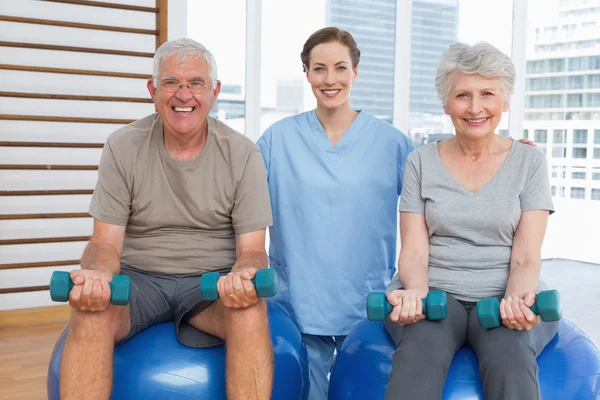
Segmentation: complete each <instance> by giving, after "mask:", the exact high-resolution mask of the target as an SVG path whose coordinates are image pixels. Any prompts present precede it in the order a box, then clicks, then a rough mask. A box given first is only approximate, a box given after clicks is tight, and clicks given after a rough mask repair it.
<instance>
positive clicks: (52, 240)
mask: <svg viewBox="0 0 600 400" xmlns="http://www.w3.org/2000/svg"><path fill="white" fill-rule="evenodd" d="M90 238H91V236H67V237H54V238H31V239H0V246H7V245H15V244H39V243H67V242H87V241H88V240H90Z"/></svg>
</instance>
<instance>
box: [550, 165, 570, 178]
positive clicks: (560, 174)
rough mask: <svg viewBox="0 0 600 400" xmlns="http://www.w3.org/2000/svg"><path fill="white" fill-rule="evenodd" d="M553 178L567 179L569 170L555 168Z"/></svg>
mask: <svg viewBox="0 0 600 400" xmlns="http://www.w3.org/2000/svg"><path fill="white" fill-rule="evenodd" d="M552 177H553V178H558V179H564V178H566V177H567V168H566V167H564V166H553V167H552Z"/></svg>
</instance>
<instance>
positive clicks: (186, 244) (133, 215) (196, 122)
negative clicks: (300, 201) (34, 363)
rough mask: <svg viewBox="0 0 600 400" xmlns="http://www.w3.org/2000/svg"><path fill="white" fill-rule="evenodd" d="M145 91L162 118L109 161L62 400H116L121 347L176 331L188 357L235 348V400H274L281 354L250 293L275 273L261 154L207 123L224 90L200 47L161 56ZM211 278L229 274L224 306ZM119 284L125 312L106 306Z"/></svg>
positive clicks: (179, 47) (230, 388) (113, 151)
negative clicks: (208, 284) (206, 288)
mask: <svg viewBox="0 0 600 400" xmlns="http://www.w3.org/2000/svg"><path fill="white" fill-rule="evenodd" d="M147 86H148V90H149V92H150V95H151V96H152V99H153V100H154V104H155V106H156V108H157V110H158V112H157V113H155V114H152V115H149V116H147V117H145V118H142V119H140V120H138V121H136V122H134V123H132V124H130V125H127V126H125V127H123V128H121V129H119V130H117V131H116V132H114V133H113V134H112V135H111V136H110V137H109V138H108V140H107V143H106V145H105V146H104V150H103V152H102V158H101V160H100V166H99V174H98V183H97V185H96V189H95V191H94V195H93V197H92V201H91V204H90V214H91V215H92V216H93V217H94V233H93V236H92V239H91V240H90V243H89V244H88V246H87V247H86V249H85V251H84V253H83V256H82V260H81V266H82V269H81V270H76V271H73V272H72V273H71V279H72V280H73V282H74V283H75V287H74V288H73V290H72V291H71V293H70V299H69V302H70V304H71V306H72V307H73V312H72V316H71V324H70V329H69V334H68V337H67V340H66V343H65V346H64V353H63V358H62V364H61V374H60V375H61V382H60V385H61V396H62V398H63V399H80V398H86V399H92V398H93V399H108V397H109V396H110V393H111V386H112V368H113V349H114V346H115V344H118V343H120V342H123V341H125V340H127V339H129V338H131V337H132V336H134V335H135V334H137V333H138V332H140V331H141V330H143V329H145V328H148V327H150V326H152V325H154V324H158V323H161V322H165V321H170V320H173V321H174V322H175V325H176V327H177V335H178V337H179V340H180V341H181V342H182V343H183V344H185V345H187V346H192V347H208V346H213V345H216V344H218V343H221V342H222V341H225V342H226V346H227V356H226V357H227V360H226V362H227V395H228V398H229V399H245V400H246V399H268V398H270V396H271V388H272V380H273V351H272V346H271V340H270V336H269V327H268V321H267V310H266V303H265V301H264V300H261V299H258V298H257V295H256V292H255V290H254V286H253V284H252V282H251V279H252V278H253V277H254V275H255V273H256V271H257V270H258V269H260V268H265V267H266V266H267V256H266V253H265V230H266V228H267V227H268V226H270V225H271V223H272V216H271V208H270V202H269V193H268V189H267V182H266V175H265V170H264V164H263V160H262V156H261V153H260V151H259V150H258V148H257V147H256V145H255V144H254V143H253V142H252V141H251V140H249V139H247V138H246V137H244V136H242V135H241V134H239V133H237V132H235V131H233V130H232V129H231V128H229V127H228V126H226V125H224V124H222V123H221V122H219V121H217V120H215V119H213V118H211V117H209V116H208V113H209V111H210V110H211V108H212V107H213V105H214V103H215V100H216V98H217V96H218V94H219V91H220V82H219V81H218V80H217V68H216V63H215V60H214V58H213V56H212V55H211V53H210V52H209V51H208V50H207V49H206V48H205V47H204V46H202V45H201V44H199V43H197V42H195V41H193V40H191V39H177V40H174V41H170V42H167V43H165V44H163V45H162V46H161V47H160V48H159V49H158V50H157V52H156V55H155V56H154V69H153V76H152V78H151V79H149V80H148V84H147ZM232 265H233V267H231V266H232ZM209 271H222V272H224V273H226V274H224V276H223V277H221V278H220V280H219V282H218V291H219V294H220V300H218V301H216V302H208V301H203V299H202V298H201V295H200V291H199V288H198V284H199V279H198V278H199V276H200V275H201V274H203V273H205V272H209ZM115 274H123V275H128V276H129V277H130V278H131V300H130V303H129V305H128V306H113V305H110V304H109V298H110V288H109V285H108V282H109V281H110V280H111V279H112V276H113V275H115Z"/></svg>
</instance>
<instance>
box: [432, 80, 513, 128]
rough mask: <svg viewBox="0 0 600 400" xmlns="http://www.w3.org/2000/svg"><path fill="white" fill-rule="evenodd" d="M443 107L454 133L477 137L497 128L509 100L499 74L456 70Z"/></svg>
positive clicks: (506, 109)
mask: <svg viewBox="0 0 600 400" xmlns="http://www.w3.org/2000/svg"><path fill="white" fill-rule="evenodd" d="M444 111H445V112H446V114H448V115H449V116H450V118H451V119H452V123H453V124H454V127H455V128H456V134H457V135H459V134H460V135H465V136H466V137H471V138H477V137H482V136H485V135H487V134H489V133H493V132H494V131H495V130H496V128H497V127H498V124H499V123H500V120H501V119H502V113H503V112H506V111H508V103H507V102H506V101H505V98H504V92H503V90H502V85H501V83H500V80H499V79H498V78H484V77H482V76H481V75H469V74H464V73H462V72H460V71H456V72H455V73H454V74H453V76H452V89H451V90H450V93H449V94H448V100H447V104H446V106H445V107H444Z"/></svg>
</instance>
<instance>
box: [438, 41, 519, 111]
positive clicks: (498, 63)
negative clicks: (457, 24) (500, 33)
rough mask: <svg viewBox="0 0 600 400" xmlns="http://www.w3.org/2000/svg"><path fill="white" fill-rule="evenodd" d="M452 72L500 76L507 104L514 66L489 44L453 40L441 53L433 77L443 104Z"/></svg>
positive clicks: (512, 81) (446, 102) (511, 88)
mask: <svg viewBox="0 0 600 400" xmlns="http://www.w3.org/2000/svg"><path fill="white" fill-rule="evenodd" d="M456 71H460V72H462V73H463V74H469V75H481V76H483V77H484V78H498V79H500V86H501V87H502V91H503V95H504V100H505V102H506V103H507V104H508V102H509V99H510V96H511V95H512V93H513V90H514V87H515V75H516V71H515V66H514V65H513V63H512V61H511V60H510V58H509V57H508V56H507V55H506V54H504V53H503V52H501V51H500V50H498V49H497V48H495V47H494V46H492V45H491V44H489V43H487V42H479V43H476V44H474V45H473V46H470V45H468V44H465V43H460V42H457V43H454V44H452V45H451V46H450V47H449V48H448V50H446V52H445V53H444V54H443V55H442V57H441V59H440V62H439V64H438V68H437V73H436V76H435V89H436V90H437V95H438V97H439V98H440V100H441V101H442V105H444V106H446V105H447V104H448V95H449V94H450V90H451V89H452V75H453V74H454V72H456Z"/></svg>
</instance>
